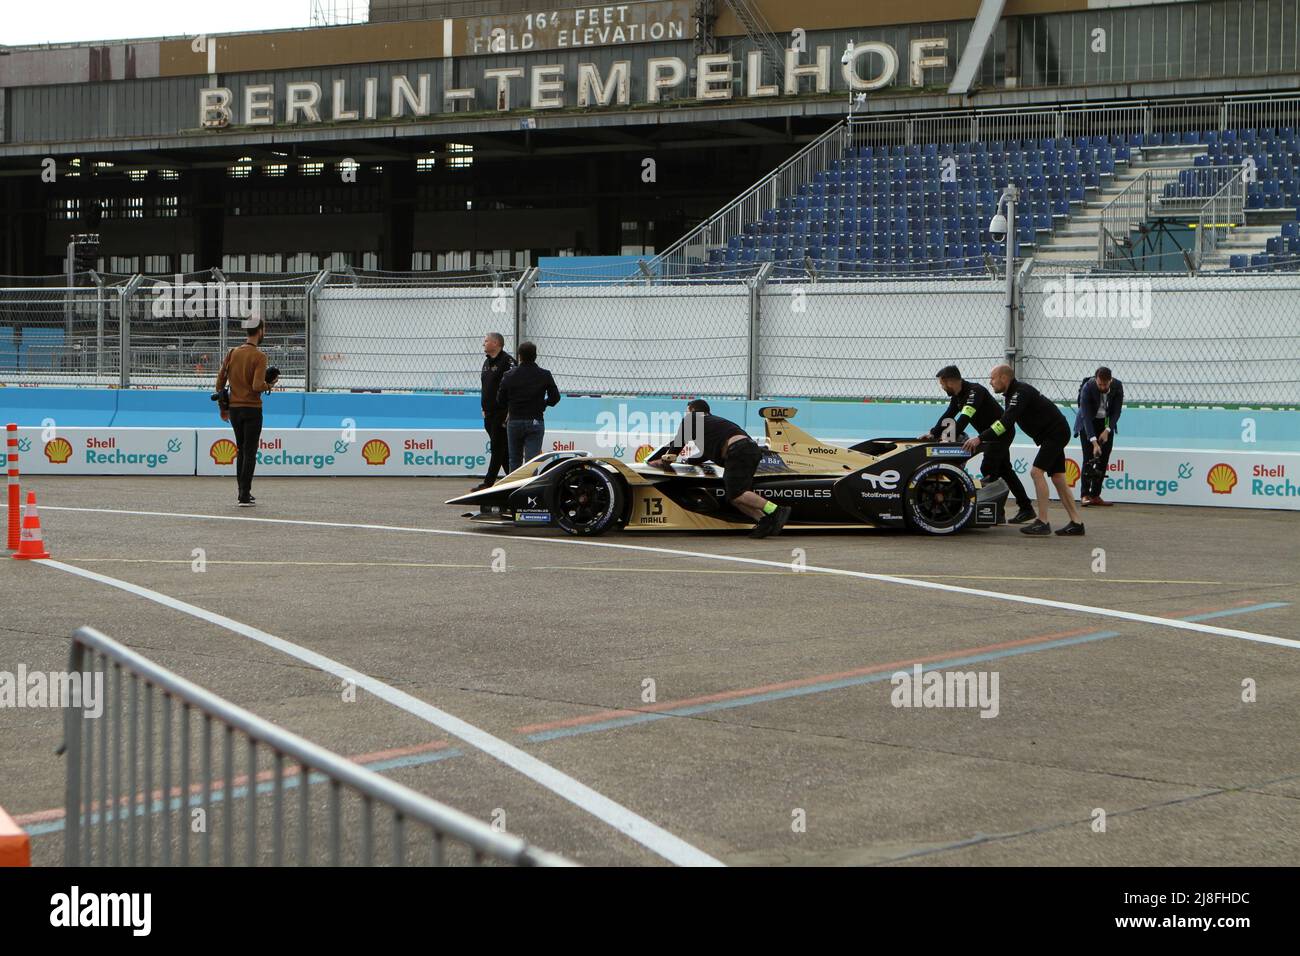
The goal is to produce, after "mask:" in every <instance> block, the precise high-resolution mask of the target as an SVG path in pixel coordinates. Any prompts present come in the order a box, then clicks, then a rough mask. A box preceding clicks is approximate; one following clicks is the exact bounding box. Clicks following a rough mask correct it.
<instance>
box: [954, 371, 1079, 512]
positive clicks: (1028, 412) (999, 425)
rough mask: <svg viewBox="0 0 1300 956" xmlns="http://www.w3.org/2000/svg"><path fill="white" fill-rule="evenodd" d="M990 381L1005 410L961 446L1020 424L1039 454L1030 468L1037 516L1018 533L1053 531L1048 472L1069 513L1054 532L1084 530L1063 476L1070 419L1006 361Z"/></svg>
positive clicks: (995, 436)
mask: <svg viewBox="0 0 1300 956" xmlns="http://www.w3.org/2000/svg"><path fill="white" fill-rule="evenodd" d="M989 384H990V385H991V386H992V387H993V391H995V392H997V393H998V394H999V395H1004V396H1006V402H1007V407H1006V411H1005V412H1003V414H1002V417H1001V418H1000V419H998V420H997V421H996V422H994V423H993V424H992V425H990V426H989V427H988V428H986V429H984V431H982V432H980V433H979V434H978V435H977V436H975V437H974V438H971V439H969V440H968V441H967V442H966V443H965V444H964V445H963V446H962V447H963V448H964V449H965V450H966V451H967V452H968V453H970V454H972V455H973V454H974V453H975V450H976V449H977V448H979V447H980V445H981V444H982V443H984V442H987V441H993V440H995V439H1001V438H1002V436H1004V435H1006V434H1007V432H1009V431H1010V430H1011V427H1012V426H1013V425H1019V426H1020V428H1021V430H1022V431H1023V432H1024V433H1025V434H1026V435H1028V436H1029V437H1030V438H1032V439H1033V440H1034V443H1035V444H1036V445H1038V455H1037V456H1036V457H1035V458H1034V467H1033V468H1032V469H1031V470H1030V474H1031V475H1032V476H1033V478H1034V490H1035V491H1037V492H1038V519H1037V520H1036V521H1034V522H1032V523H1031V524H1027V525H1025V526H1024V527H1022V528H1021V529H1020V531H1021V533H1022V534H1032V535H1044V534H1051V533H1052V526H1051V525H1050V524H1048V521H1047V501H1048V498H1047V495H1048V491H1047V476H1048V475H1050V476H1051V478H1052V484H1054V485H1055V486H1056V493H1057V495H1059V496H1060V499H1061V504H1063V505H1064V506H1065V510H1066V513H1067V514H1068V515H1069V516H1070V522H1069V524H1067V525H1066V526H1065V527H1063V528H1061V529H1060V530H1059V531H1057V532H1056V533H1057V534H1061V535H1079V534H1083V522H1082V521H1080V520H1079V518H1080V515H1079V509H1078V508H1076V507H1075V504H1074V496H1073V495H1071V494H1070V485H1069V483H1068V482H1066V480H1065V446H1066V445H1068V444H1070V423H1069V422H1068V421H1066V419H1065V416H1064V415H1062V414H1061V410H1060V409H1059V408H1057V407H1056V405H1055V403H1053V402H1052V400H1051V399H1049V398H1047V396H1045V395H1043V394H1042V393H1041V392H1039V391H1038V389H1036V388H1034V387H1033V386H1032V385H1027V384H1025V383H1024V382H1021V381H1018V380H1017V379H1016V376H1015V372H1013V371H1012V369H1011V366H1009V365H999V366H998V367H997V368H995V369H994V370H993V371H992V372H990V373H989Z"/></svg>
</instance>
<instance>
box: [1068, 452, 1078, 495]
mask: <svg viewBox="0 0 1300 956" xmlns="http://www.w3.org/2000/svg"><path fill="white" fill-rule="evenodd" d="M1065 483H1066V484H1067V485H1069V486H1070V487H1071V488H1073V487H1074V486H1075V485H1077V484H1078V483H1079V463H1078V462H1077V461H1075V460H1074V459H1073V458H1067V459H1065Z"/></svg>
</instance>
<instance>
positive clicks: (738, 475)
mask: <svg viewBox="0 0 1300 956" xmlns="http://www.w3.org/2000/svg"><path fill="white" fill-rule="evenodd" d="M688 442H689V443H690V444H691V445H693V446H694V448H693V454H691V455H688V456H687V457H686V458H681V457H679V453H680V452H681V451H682V450H683V449H684V448H686V445H687V443H688ZM762 459H763V449H761V448H759V447H758V443H757V442H755V441H754V439H752V438H750V437H749V435H748V434H747V433H746V432H745V430H744V429H743V428H741V427H740V426H739V425H737V424H736V423H735V422H733V421H728V420H727V419H725V418H719V417H718V416H717V415H713V414H711V413H710V412H709V403H708V402H706V401H705V400H704V399H702V398H697V399H695V400H693V401H692V402H690V403H689V404H688V405H687V406H686V416H685V417H684V418H683V419H682V423H681V425H679V426H678V428H677V434H676V435H675V436H673V440H672V441H670V442H669V443H668V444H667V445H665V446H664V447H663V448H661V449H659V451H658V452H656V453H655V455H654V456H653V457H652V458H651V460H650V461H649V462H648V464H650V465H653V466H655V467H656V468H667V467H668V466H669V465H671V464H672V463H673V462H675V461H681V462H682V464H690V465H698V464H700V463H702V462H705V461H711V462H713V463H714V464H716V465H721V466H722V469H723V479H722V481H723V489H724V491H725V493H726V496H727V501H729V502H731V505H732V507H734V508H735V509H736V510H737V511H741V512H743V513H745V514H747V515H749V516H750V517H751V518H753V519H754V520H755V521H756V522H757V524H755V525H754V530H753V531H751V532H750V533H749V536H750V537H751V538H766V537H767V536H768V535H771V534H780V533H781V529H782V528H783V527H785V523H786V520H787V519H788V518H789V517H790V511H791V509H790V507H789V506H788V505H776V504H773V503H772V502H770V501H767V500H766V499H764V498H762V497H761V496H759V495H757V494H755V493H754V490H753V488H754V473H755V472H756V471H758V463H759V462H760V461H762Z"/></svg>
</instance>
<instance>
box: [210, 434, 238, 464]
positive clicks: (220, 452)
mask: <svg viewBox="0 0 1300 956" xmlns="http://www.w3.org/2000/svg"><path fill="white" fill-rule="evenodd" d="M208 455H210V456H211V458H212V460H213V462H215V463H216V464H218V465H230V464H233V463H234V461H235V458H236V457H237V456H238V455H239V446H238V445H236V444H235V443H234V442H233V441H231V440H230V439H229V438H219V439H217V440H216V441H214V442H213V443H212V447H211V448H209V449H208Z"/></svg>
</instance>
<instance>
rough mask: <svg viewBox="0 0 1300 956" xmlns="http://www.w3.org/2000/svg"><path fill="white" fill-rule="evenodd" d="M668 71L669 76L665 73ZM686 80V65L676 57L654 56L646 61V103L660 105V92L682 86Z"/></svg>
mask: <svg viewBox="0 0 1300 956" xmlns="http://www.w3.org/2000/svg"><path fill="white" fill-rule="evenodd" d="M665 70H667V71H668V73H667V75H664V71H665ZM684 79H686V63H685V62H684V61H683V60H682V59H681V58H680V57H676V56H653V57H651V58H650V59H649V60H647V61H646V83H645V87H646V97H645V98H646V102H647V103H658V102H659V91H660V90H668V89H672V88H673V87H675V86H681V85H682V80H684Z"/></svg>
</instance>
